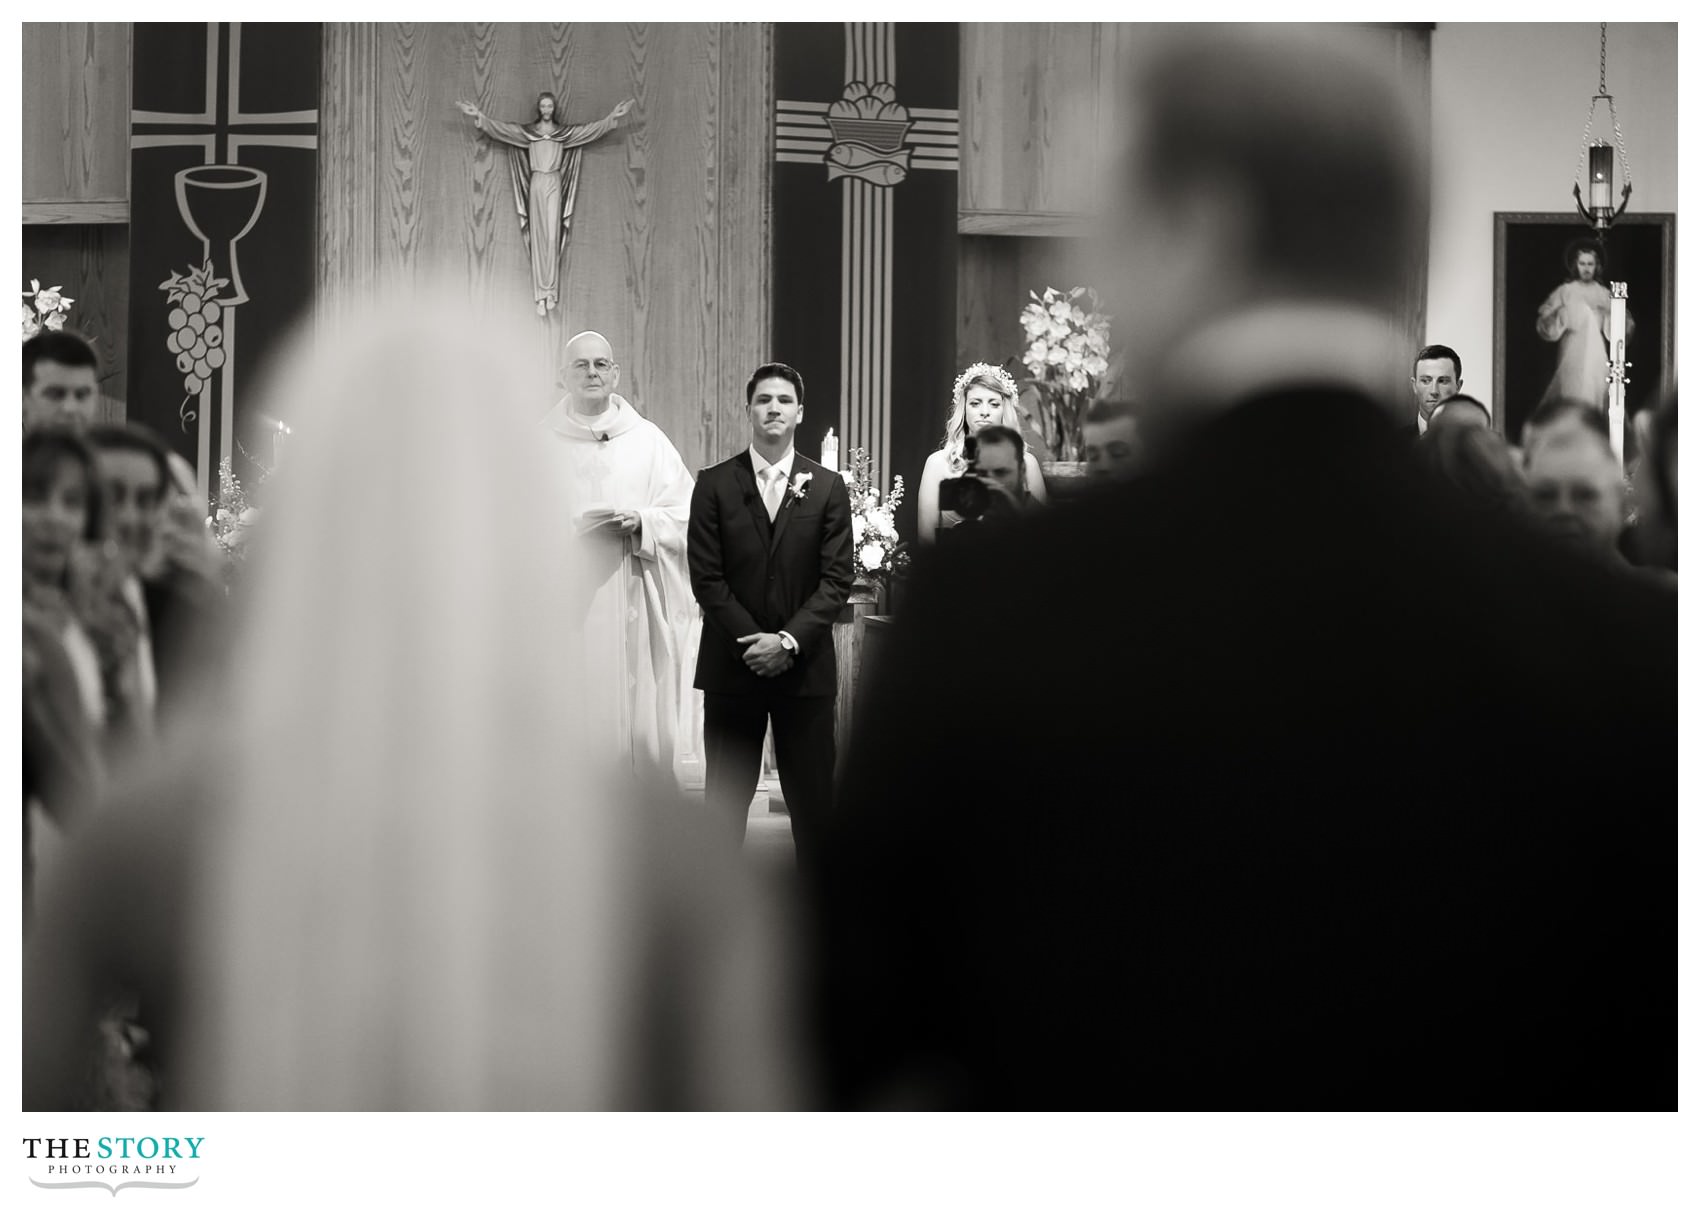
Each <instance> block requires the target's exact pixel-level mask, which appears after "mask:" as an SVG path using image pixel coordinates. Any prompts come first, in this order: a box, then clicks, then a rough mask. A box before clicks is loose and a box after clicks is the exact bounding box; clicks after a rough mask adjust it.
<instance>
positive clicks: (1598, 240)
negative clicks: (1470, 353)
mask: <svg viewBox="0 0 1700 1213" xmlns="http://www.w3.org/2000/svg"><path fill="white" fill-rule="evenodd" d="M1614 282H1621V283H1624V284H1625V285H1626V286H1627V287H1628V292H1629V294H1628V299H1629V303H1628V307H1629V336H1628V344H1627V349H1626V353H1625V360H1626V361H1627V362H1628V363H1629V364H1630V366H1629V370H1628V376H1627V377H1628V387H1627V391H1626V393H1625V395H1626V409H1625V412H1626V413H1627V415H1628V417H1629V418H1633V417H1634V416H1635V415H1636V414H1637V413H1639V412H1640V411H1641V410H1642V409H1644V408H1650V407H1651V406H1652V405H1653V404H1654V403H1656V402H1657V401H1658V399H1659V397H1660V396H1661V394H1662V393H1663V392H1664V391H1665V390H1666V389H1667V388H1668V387H1669V386H1670V385H1671V383H1672V382H1674V380H1675V378H1676V367H1675V358H1676V355H1675V345H1674V342H1675V335H1676V216H1675V215H1657V214H1646V215H1637V214H1634V213H1633V212H1631V213H1629V214H1625V215H1623V216H1622V217H1620V218H1619V219H1618V221H1617V222H1616V223H1615V224H1613V225H1612V227H1611V229H1610V230H1609V231H1607V232H1606V233H1605V234H1604V235H1603V236H1602V235H1599V234H1598V233H1596V232H1595V231H1594V229H1593V228H1591V227H1590V226H1588V225H1587V224H1586V223H1584V222H1583V221H1582V218H1581V216H1580V215H1578V214H1577V213H1576V212H1575V211H1570V212H1569V213H1565V212H1563V211H1555V212H1551V213H1534V214H1529V213H1517V212H1507V211H1501V212H1498V213H1496V214H1495V215H1494V217H1493V405H1494V409H1493V412H1494V420H1495V423H1496V424H1497V425H1498V426H1499V427H1500V428H1501V429H1502V430H1503V431H1504V433H1505V436H1506V438H1507V439H1508V440H1510V441H1511V442H1513V443H1515V442H1516V441H1518V437H1519V435H1520V434H1521V433H1522V431H1523V423H1524V422H1526V421H1527V420H1528V419H1529V415H1530V414H1531V413H1533V412H1534V411H1535V409H1536V408H1538V407H1539V406H1540V404H1541V403H1542V401H1544V400H1547V399H1550V398H1552V397H1554V396H1567V397H1573V398H1576V399H1581V400H1588V401H1591V402H1594V403H1597V404H1599V406H1600V407H1601V408H1604V407H1605V402H1606V376H1607V369H1608V367H1609V365H1610V354H1609V350H1608V348H1607V344H1606V323H1607V317H1608V315H1609V312H1610V307H1611V284H1612V283H1614ZM1625 429H1626V430H1628V429H1629V427H1628V426H1626V427H1625Z"/></svg>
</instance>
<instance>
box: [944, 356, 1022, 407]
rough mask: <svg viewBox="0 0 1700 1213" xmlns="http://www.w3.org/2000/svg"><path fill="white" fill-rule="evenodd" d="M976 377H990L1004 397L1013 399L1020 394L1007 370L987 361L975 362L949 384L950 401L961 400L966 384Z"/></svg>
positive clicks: (966, 387)
mask: <svg viewBox="0 0 1700 1213" xmlns="http://www.w3.org/2000/svg"><path fill="white" fill-rule="evenodd" d="M976 379H991V380H993V381H995V382H996V383H997V385H998V390H999V391H1000V392H1002V393H1003V395H1004V397H1005V398H1006V399H1009V400H1014V399H1016V398H1017V397H1019V396H1020V395H1021V389H1020V388H1018V387H1016V386H1015V379H1014V378H1013V377H1012V376H1011V375H1010V373H1009V372H1008V371H1006V370H1004V369H1003V367H1001V366H993V365H992V364H991V363H989V362H976V363H975V364H974V365H973V366H971V367H969V368H968V369H967V370H965V371H963V372H962V374H960V375H958V376H957V377H956V382H955V383H953V384H951V387H950V399H951V402H952V403H955V402H956V401H959V400H961V399H962V397H963V394H964V393H965V392H967V390H968V385H969V384H970V383H972V382H974V380H976Z"/></svg>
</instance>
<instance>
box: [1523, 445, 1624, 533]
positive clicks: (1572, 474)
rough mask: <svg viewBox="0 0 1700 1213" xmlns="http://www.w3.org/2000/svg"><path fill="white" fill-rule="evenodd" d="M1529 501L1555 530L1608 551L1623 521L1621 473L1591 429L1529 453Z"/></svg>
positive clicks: (1613, 455)
mask: <svg viewBox="0 0 1700 1213" xmlns="http://www.w3.org/2000/svg"><path fill="white" fill-rule="evenodd" d="M1527 458H1528V471H1527V476H1528V481H1529V499H1530V501H1531V502H1532V503H1533V505H1534V508H1535V512H1536V513H1537V514H1539V515H1540V516H1541V517H1542V518H1543V519H1545V520H1546V522H1547V523H1548V524H1550V525H1551V526H1552V527H1553V528H1554V529H1555V530H1557V531H1559V532H1560V533H1562V534H1565V535H1568V536H1570V537H1572V538H1575V539H1578V540H1582V541H1584V542H1587V543H1589V544H1591V545H1595V546H1598V547H1600V548H1604V549H1610V548H1612V547H1613V546H1614V545H1615V544H1616V543H1617V540H1618V536H1619V535H1621V534H1622V533H1623V527H1624V523H1625V522H1626V521H1627V517H1626V514H1627V512H1626V510H1625V487H1624V483H1623V470H1622V468H1620V467H1619V466H1618V462H1617V456H1616V455H1615V454H1613V453H1612V449H1611V444H1610V443H1609V442H1607V441H1606V440H1605V439H1604V438H1602V437H1600V436H1599V435H1598V434H1596V433H1594V432H1592V431H1591V430H1590V431H1588V432H1586V433H1584V434H1582V435H1580V436H1578V437H1576V438H1575V439H1573V440H1571V441H1564V442H1551V441H1549V442H1543V443H1541V444H1540V445H1539V446H1537V447H1535V448H1534V449H1533V450H1531V451H1530V452H1528V456H1527Z"/></svg>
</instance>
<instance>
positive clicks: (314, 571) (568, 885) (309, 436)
mask: <svg viewBox="0 0 1700 1213" xmlns="http://www.w3.org/2000/svg"><path fill="white" fill-rule="evenodd" d="M535 323H536V322H535V320H534V319H532V320H527V319H526V318H516V319H515V320H514V321H512V322H511V323H510V324H508V325H494V324H488V323H482V322H480V321H478V320H476V319H474V318H473V316H472V314H471V313H470V311H469V310H468V309H467V308H466V307H465V306H464V305H458V306H457V305H449V304H445V303H443V301H442V300H441V299H439V300H436V301H435V302H429V301H421V300H419V299H410V300H408V301H406V302H405V303H393V304H392V305H391V306H390V307H388V308H387V309H373V310H371V311H370V312H368V313H366V314H364V315H362V316H361V317H358V318H355V319H352V320H348V321H345V322H343V324H342V325H340V326H339V328H338V330H337V331H336V332H334V333H329V334H327V333H323V332H321V333H320V334H319V335H318V336H317V338H316V339H312V340H309V339H307V338H305V337H303V338H302V339H301V342H300V345H299V347H298V348H297V349H296V350H295V351H294V353H293V355H292V356H289V357H286V358H281V359H279V360H278V365H279V366H281V367H283V368H284V369H283V370H282V371H281V373H280V374H279V376H278V377H277V378H276V379H275V381H274V382H273V383H272V385H271V387H270V390H269V392H268V393H267V397H266V412H267V413H269V414H270V415H272V416H275V417H279V418H284V419H287V421H288V422H289V424H290V426H291V427H292V429H293V431H294V434H295V437H294V438H292V439H291V442H290V445H289V447H288V450H287V451H286V452H285V455H284V459H283V464H282V467H281V468H280V469H279V471H278V473H277V474H276V476H275V477H274V479H273V480H272V482H270V483H269V484H268V485H267V500H266V503H265V509H264V514H265V517H264V518H263V520H262V522H261V523H260V527H261V529H260V530H259V531H258V532H257V536H256V539H255V542H254V547H255V548H256V553H257V554H256V556H255V557H254V564H253V566H252V567H251V569H250V570H249V573H250V577H249V581H248V583H247V584H246V585H245V586H244V587H243V593H244V597H245V598H246V599H247V601H248V602H250V603H251V604H252V608H251V613H250V614H249V615H248V616H247V618H246V621H245V623H244V626H243V627H242V629H241V633H240V645H239V648H238V650H237V651H238V653H239V656H238V658H237V660H238V661H239V663H240V669H239V671H238V672H237V674H236V679H235V682H234V690H233V696H232V702H231V710H230V713H229V719H228V725H229V733H230V736H231V739H232V740H231V744H230V748H229V750H228V752H227V755H226V757H227V759H228V769H229V772H230V780H229V784H228V786H227V787H226V788H225V789H223V790H222V791H221V792H220V793H219V794H218V796H217V802H218V803H217V810H216V812H215V813H214V814H213V815H212V817H213V820H211V821H209V822H208V823H207V825H206V827H205V828H206V830H207V831H208V834H207V836H205V837H201V838H199V839H198V840H197V845H198V847H200V848H203V849H204V852H205V855H206V858H207V860H208V862H205V863H203V864H201V865H200V867H199V871H200V873H201V875H200V876H199V877H198V879H200V880H203V881H205V882H207V883H206V884H205V886H204V887H202V888H199V889H197V890H195V891H194V892H195V894H196V896H195V899H194V900H195V904H196V905H197V906H198V907H199V921H198V923H197V924H196V928H195V929H196V931H197V932H200V933H201V938H200V939H199V941H198V946H196V947H192V948H190V949H188V952H189V957H190V959H189V961H188V963H189V965H190V966H191V969H192V970H193V972H192V974H191V975H190V976H191V981H192V984H193V986H194V987H195V988H196V989H198V990H200V991H204V992H206V993H208V994H210V997H204V998H198V999H197V1000H196V1005H195V1006H194V1007H193V1008H192V1009H191V1017H192V1018H191V1024H190V1027H191V1029H192V1030H191V1035H190V1039H191V1040H193V1041H194V1042H195V1048H194V1056H193V1059H192V1061H191V1062H190V1064H189V1067H188V1073H187V1074H186V1075H185V1078H186V1080H187V1081H186V1088H185V1091H184V1096H185V1100H186V1102H185V1104H184V1106H188V1107H205V1108H230V1109H244V1108H277V1109H299V1110H305V1109H362V1108H372V1109H433V1108H439V1109H467V1110H475V1109H482V1108H511V1109H527V1108H572V1107H587V1108H595V1107H604V1106H609V1105H610V1103H611V1102H612V1101H613V1100H614V1099H615V1096H614V1094H613V1087H614V1084H615V1083H616V1082H617V1075H616V1074H614V1073H613V1072H612V1071H613V1070H614V1069H615V1068H616V1067H617V1064H618V1063H617V1062H616V1061H615V1060H613V1059H614V1058H616V1057H617V1054H618V1050H617V1049H615V1048H611V1047H610V1044H611V1042H612V1041H613V1040H614V1039H615V1038H616V1037H618V1036H619V1023H618V1020H619V1016H620V1012H621V1008H622V1005H623V998H624V995H623V993H622V991H624V990H626V989H627V988H628V986H629V982H630V977H631V974H630V971H629V966H628V965H627V964H626V959H625V958H624V957H622V955H620V952H621V949H620V948H619V947H617V946H616V945H615V944H614V942H613V940H614V938H615V936H616V933H617V932H618V930H619V929H620V928H621V926H622V924H623V923H624V922H625V920H626V918H627V916H628V915H629V914H631V913H632V912H633V907H632V906H631V905H630V904H629V903H628V902H626V901H624V900H622V899H626V898H629V897H631V896H633V894H632V893H631V891H630V884H631V883H633V882H631V881H630V880H629V879H622V878H621V876H620V873H622V872H627V871H628V865H627V863H626V862H625V861H624V860H623V858H622V856H621V854H620V851H621V848H622V847H624V846H625V845H626V843H625V839H626V838H627V833H626V831H623V830H621V829H620V828H619V827H618V815H617V808H618V806H615V805H613V804H611V803H610V797H609V793H608V788H609V786H610V785H609V784H608V783H607V782H606V781H605V780H604V779H603V778H602V777H601V774H600V771H601V762H602V758H601V756H600V755H599V754H598V753H596V752H595V751H596V749H597V747H596V746H595V745H594V744H591V743H589V742H588V741H587V737H588V734H587V733H586V729H587V727H588V722H587V716H588V714H589V713H588V712H587V705H586V704H584V703H583V702H582V701H581V699H582V696H581V686H580V680H579V678H578V677H577V674H576V671H575V666H574V663H575V660H576V657H575V653H574V647H575V646H574V641H575V639H576V635H575V632H576V624H575V622H574V618H575V610H576V605H575V604H576V603H577V601H578V600H577V599H576V598H575V594H574V584H573V575H572V571H571V567H570V564H569V553H570V552H571V550H572V544H571V542H570V538H569V533H568V529H567V515H566V512H565V508H564V504H563V501H562V498H561V494H560V489H561V486H560V485H559V484H558V483H556V482H555V481H554V480H553V479H552V477H551V474H550V471H549V468H548V465H547V463H546V461H545V460H544V451H543V446H542V444H541V443H539V442H538V441H537V435H536V430H535V421H536V417H537V415H538V413H539V411H540V402H545V401H547V399H548V388H549V385H548V383H547V382H546V381H545V379H544V378H543V377H542V376H541V375H540V374H534V373H532V371H533V370H534V369H536V368H538V367H539V364H540V363H541V362H542V359H541V358H540V356H539V355H540V351H539V349H538V348H537V344H536V340H535V336H534V332H533V330H534V326H535Z"/></svg>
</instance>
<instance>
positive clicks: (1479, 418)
mask: <svg viewBox="0 0 1700 1213" xmlns="http://www.w3.org/2000/svg"><path fill="white" fill-rule="evenodd" d="M1428 428H1429V432H1430V433H1433V432H1434V431H1435V430H1437V429H1442V428H1452V429H1477V430H1489V429H1492V428H1493V414H1492V413H1491V412H1489V411H1488V406H1487V405H1485V404H1483V403H1482V402H1481V401H1480V400H1477V399H1476V398H1475V397H1474V396H1449V397H1447V398H1446V399H1445V400H1442V401H1441V402H1440V403H1439V404H1437V405H1435V406H1434V411H1433V412H1432V413H1430V414H1429V419H1428Z"/></svg>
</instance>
